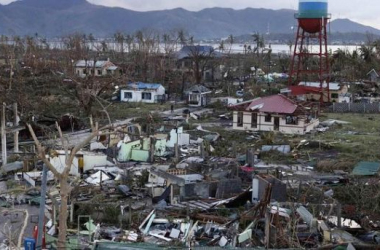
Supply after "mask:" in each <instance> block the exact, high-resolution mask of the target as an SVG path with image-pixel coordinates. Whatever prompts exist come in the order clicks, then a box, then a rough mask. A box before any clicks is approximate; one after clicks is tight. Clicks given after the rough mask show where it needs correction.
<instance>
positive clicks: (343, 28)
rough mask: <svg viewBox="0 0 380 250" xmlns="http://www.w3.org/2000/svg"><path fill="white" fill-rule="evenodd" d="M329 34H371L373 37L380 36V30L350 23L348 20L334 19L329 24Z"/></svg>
mask: <svg viewBox="0 0 380 250" xmlns="http://www.w3.org/2000/svg"><path fill="white" fill-rule="evenodd" d="M331 32H340V33H351V32H355V33H373V34H375V35H380V30H378V29H375V28H373V27H371V26H366V25H362V24H360V23H356V22H353V21H351V20H350V19H335V20H334V21H332V22H331Z"/></svg>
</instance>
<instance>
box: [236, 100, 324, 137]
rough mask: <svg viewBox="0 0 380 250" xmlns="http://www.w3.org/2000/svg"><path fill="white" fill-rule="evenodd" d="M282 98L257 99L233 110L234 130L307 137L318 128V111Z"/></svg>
mask: <svg viewBox="0 0 380 250" xmlns="http://www.w3.org/2000/svg"><path fill="white" fill-rule="evenodd" d="M299 104H301V103H298V102H295V101H293V100H291V99H289V98H287V97H285V96H283V95H273V96H267V97H263V98H256V99H254V100H251V101H246V102H242V103H239V104H236V105H233V106H231V109H232V110H234V111H233V129H235V130H243V131H247V130H249V131H279V132H282V133H284V134H305V133H307V132H310V131H311V130H313V129H314V128H315V127H317V126H318V125H319V120H318V118H317V117H316V116H317V110H316V109H313V107H312V106H311V107H305V106H303V105H299Z"/></svg>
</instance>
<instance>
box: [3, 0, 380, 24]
mask: <svg viewBox="0 0 380 250" xmlns="http://www.w3.org/2000/svg"><path fill="white" fill-rule="evenodd" d="M12 1H13V0H0V3H2V4H7V3H9V2H12ZM62 1H65V0H62ZM88 1H89V2H91V3H94V4H99V5H105V6H113V7H116V6H118V7H124V8H127V9H132V10H138V11H146V10H162V9H172V8H177V7H182V8H184V9H188V10H200V9H204V8H210V7H227V8H234V9H244V8H247V7H252V8H270V9H282V8H286V9H297V6H298V0H266V1H265V0H264V1H263V0H88ZM379 10H380V1H379V0H331V1H329V12H330V13H331V14H332V16H333V19H335V18H349V19H351V20H353V21H356V22H360V23H362V24H366V25H371V26H373V27H376V28H379V29H380V15H379Z"/></svg>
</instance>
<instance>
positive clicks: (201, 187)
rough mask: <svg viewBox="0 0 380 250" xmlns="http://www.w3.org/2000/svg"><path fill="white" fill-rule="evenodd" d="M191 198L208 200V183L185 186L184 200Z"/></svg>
mask: <svg viewBox="0 0 380 250" xmlns="http://www.w3.org/2000/svg"><path fill="white" fill-rule="evenodd" d="M192 197H198V198H202V199H208V198H209V197H210V184H209V183H208V182H198V183H190V184H186V185H185V194H184V198H192Z"/></svg>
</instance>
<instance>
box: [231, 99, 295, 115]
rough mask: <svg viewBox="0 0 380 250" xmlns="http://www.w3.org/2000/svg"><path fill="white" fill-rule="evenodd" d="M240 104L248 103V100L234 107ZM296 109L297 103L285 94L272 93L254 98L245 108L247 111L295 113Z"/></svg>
mask: <svg viewBox="0 0 380 250" xmlns="http://www.w3.org/2000/svg"><path fill="white" fill-rule="evenodd" d="M240 105H246V102H244V103H239V104H237V105H234V107H238V106H240ZM296 109H297V105H296V104H295V103H294V102H293V101H292V100H290V99H289V98H287V97H285V96H283V95H272V96H267V97H262V98H257V99H254V100H252V101H251V103H250V104H249V105H248V106H247V107H246V108H245V110H247V111H258V112H265V113H279V114H293V113H294V112H295V111H296Z"/></svg>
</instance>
